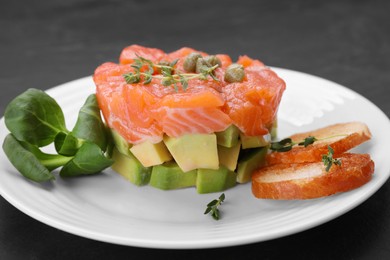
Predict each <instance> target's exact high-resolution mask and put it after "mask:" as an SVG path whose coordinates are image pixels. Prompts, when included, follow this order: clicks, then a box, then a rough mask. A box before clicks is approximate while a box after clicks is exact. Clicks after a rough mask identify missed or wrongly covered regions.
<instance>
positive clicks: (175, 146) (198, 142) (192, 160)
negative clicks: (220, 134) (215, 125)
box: [164, 134, 219, 172]
mask: <svg viewBox="0 0 390 260" xmlns="http://www.w3.org/2000/svg"><path fill="white" fill-rule="evenodd" d="M164 143H165V145H166V146H167V148H168V150H169V152H170V153H171V154H172V156H173V158H174V159H175V161H176V162H177V164H178V165H179V167H180V168H181V169H182V170H183V171H184V172H188V171H191V170H194V169H198V168H206V169H218V168H219V159H218V150H217V137H216V136H215V134H187V135H183V136H180V137H168V136H165V137H164Z"/></svg>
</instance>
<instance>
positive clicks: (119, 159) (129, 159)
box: [111, 148, 152, 186]
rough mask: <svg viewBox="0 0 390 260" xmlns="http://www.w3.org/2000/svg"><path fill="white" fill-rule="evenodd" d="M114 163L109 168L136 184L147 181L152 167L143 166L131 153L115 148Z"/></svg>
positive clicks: (143, 183) (144, 183)
mask: <svg viewBox="0 0 390 260" xmlns="http://www.w3.org/2000/svg"><path fill="white" fill-rule="evenodd" d="M112 159H113V160H114V164H113V165H112V166H111V168H112V169H113V170H114V171H116V172H117V173H119V174H120V175H122V176H123V177H125V178H126V179H127V180H129V181H130V182H132V183H134V184H135V185H137V186H142V185H146V184H148V183H149V180H150V174H151V171H152V168H151V167H149V168H146V167H144V166H143V165H142V164H141V163H140V162H139V161H138V160H137V158H135V157H134V156H133V155H132V154H131V153H129V154H128V155H124V154H122V153H120V152H119V151H118V149H117V148H114V150H113V156H112Z"/></svg>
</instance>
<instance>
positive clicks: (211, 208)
mask: <svg viewBox="0 0 390 260" xmlns="http://www.w3.org/2000/svg"><path fill="white" fill-rule="evenodd" d="M224 200H225V194H224V193H222V194H221V196H219V198H218V199H215V200H212V201H211V202H210V203H209V204H207V208H206V211H205V212H204V214H208V213H211V216H212V217H213V218H214V219H215V220H219V218H220V216H219V209H218V206H219V205H221V204H222V202H223V201H224Z"/></svg>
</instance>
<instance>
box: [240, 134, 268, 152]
mask: <svg viewBox="0 0 390 260" xmlns="http://www.w3.org/2000/svg"><path fill="white" fill-rule="evenodd" d="M240 140H241V143H242V149H248V148H256V147H264V146H267V145H268V144H269V140H270V135H264V136H263V135H258V136H246V135H243V134H241V135H240Z"/></svg>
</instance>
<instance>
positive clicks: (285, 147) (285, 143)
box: [269, 134, 347, 152]
mask: <svg viewBox="0 0 390 260" xmlns="http://www.w3.org/2000/svg"><path fill="white" fill-rule="evenodd" d="M338 136H347V135H343V134H341V135H332V136H328V137H325V138H316V137H314V136H308V137H306V138H305V139H303V140H302V141H300V142H294V141H293V140H292V139H291V138H285V139H282V140H280V141H279V142H271V144H270V147H269V149H270V150H272V151H275V152H287V151H290V150H291V149H292V148H293V146H294V145H298V146H304V147H307V146H309V145H311V144H313V143H315V142H317V141H323V140H326V139H331V138H334V137H338Z"/></svg>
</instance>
